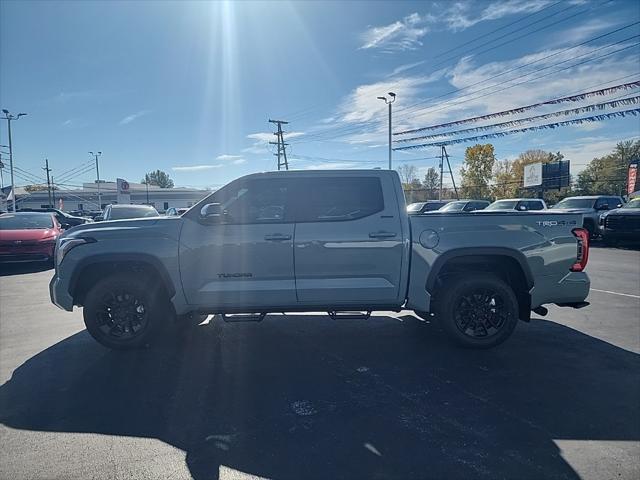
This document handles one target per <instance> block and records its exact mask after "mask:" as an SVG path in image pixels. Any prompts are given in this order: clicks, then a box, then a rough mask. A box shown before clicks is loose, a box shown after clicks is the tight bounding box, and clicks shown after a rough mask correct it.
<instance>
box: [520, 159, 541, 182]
mask: <svg viewBox="0 0 640 480" xmlns="http://www.w3.org/2000/svg"><path fill="white" fill-rule="evenodd" d="M539 185H542V163H532V164H530V165H525V166H524V187H525V188H527V187H537V186H539Z"/></svg>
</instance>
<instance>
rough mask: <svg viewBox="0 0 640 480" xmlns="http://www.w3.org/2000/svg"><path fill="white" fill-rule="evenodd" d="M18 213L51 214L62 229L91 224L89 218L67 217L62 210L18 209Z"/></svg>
mask: <svg viewBox="0 0 640 480" xmlns="http://www.w3.org/2000/svg"><path fill="white" fill-rule="evenodd" d="M18 212H45V213H53V214H54V215H55V217H56V220H58V223H59V224H60V225H61V226H62V228H71V227H75V226H76V225H82V224H84V223H87V222H92V221H93V220H91V219H90V218H84V217H74V216H73V215H69V214H68V213H66V212H63V211H62V210H58V209H57V208H19V209H18Z"/></svg>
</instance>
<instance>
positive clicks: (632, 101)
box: [394, 95, 640, 143]
mask: <svg viewBox="0 0 640 480" xmlns="http://www.w3.org/2000/svg"><path fill="white" fill-rule="evenodd" d="M638 102H640V95H639V96H636V97H629V98H621V99H620V100H612V101H611V102H604V103H595V104H593V105H586V106H584V107H578V108H571V109H569V110H562V111H560V112H551V113H545V114H544V115H536V116H535V117H527V118H520V119H517V120H510V121H508V122H502V123H493V124H491V125H483V126H482V127H473V128H465V129H463V130H455V131H452V132H443V133H434V134H432V135H422V136H420V137H411V138H402V139H400V140H394V141H395V142H396V143H399V142H415V141H416V140H429V139H433V138H440V137H451V136H454V135H460V134H463V133H472V132H482V131H486V130H491V129H492V128H502V127H515V126H516V125H522V124H523V123H528V122H533V121H535V120H546V119H548V118H553V117H566V116H567V115H576V114H578V113H586V112H593V111H595V110H604V109H605V108H607V107H613V108H616V107H620V106H623V105H636V104H637V103H638Z"/></svg>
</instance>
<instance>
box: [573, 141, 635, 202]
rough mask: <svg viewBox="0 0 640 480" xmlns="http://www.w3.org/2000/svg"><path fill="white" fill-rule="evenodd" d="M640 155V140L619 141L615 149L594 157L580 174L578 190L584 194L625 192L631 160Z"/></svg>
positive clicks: (577, 183)
mask: <svg viewBox="0 0 640 480" xmlns="http://www.w3.org/2000/svg"><path fill="white" fill-rule="evenodd" d="M639 156H640V140H635V141H634V140H626V141H623V142H619V143H618V144H617V145H616V147H615V149H614V151H613V152H611V153H610V154H608V155H605V156H604V157H600V158H594V159H593V160H591V162H589V165H587V167H586V168H585V169H584V170H583V171H582V172H580V173H579V174H578V179H577V181H576V191H577V192H578V193H579V194H582V195H599V194H604V195H607V194H608V195H611V194H618V195H621V194H624V193H625V192H626V187H627V169H628V168H629V162H630V161H631V160H632V159H636V158H638V157H639Z"/></svg>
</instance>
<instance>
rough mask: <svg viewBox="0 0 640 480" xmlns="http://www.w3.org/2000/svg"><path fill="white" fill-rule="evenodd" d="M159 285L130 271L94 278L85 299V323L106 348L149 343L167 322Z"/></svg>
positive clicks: (167, 317)
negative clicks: (96, 280)
mask: <svg viewBox="0 0 640 480" xmlns="http://www.w3.org/2000/svg"><path fill="white" fill-rule="evenodd" d="M162 292H163V291H162V288H160V286H158V285H153V284H150V282H149V281H148V279H146V278H143V277H140V276H138V275H135V274H132V273H122V274H115V275H111V276H109V277H107V278H104V279H103V280H100V281H99V282H97V283H96V284H95V285H94V286H93V287H92V288H91V290H89V292H88V293H87V296H86V298H85V302H84V310H83V316H84V323H85V325H86V327H87V330H88V331H89V333H90V334H91V336H92V337H93V338H95V339H96V340H97V341H98V342H99V343H101V344H102V345H104V346H105V347H107V348H111V349H116V350H126V349H131V348H140V347H142V346H145V345H147V344H148V343H150V342H151V341H152V340H153V339H154V338H155V337H156V336H157V335H158V334H160V333H161V332H162V331H163V330H164V329H165V328H166V326H167V324H168V323H169V321H170V319H171V317H170V315H169V314H168V313H167V312H169V311H170V309H169V308H167V306H166V304H167V299H166V298H165V296H164V295H162Z"/></svg>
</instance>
